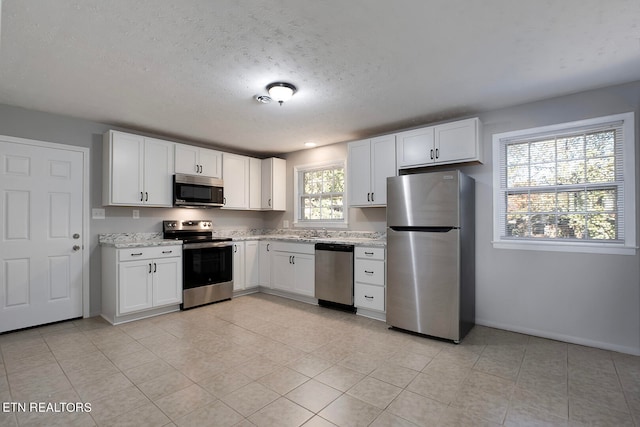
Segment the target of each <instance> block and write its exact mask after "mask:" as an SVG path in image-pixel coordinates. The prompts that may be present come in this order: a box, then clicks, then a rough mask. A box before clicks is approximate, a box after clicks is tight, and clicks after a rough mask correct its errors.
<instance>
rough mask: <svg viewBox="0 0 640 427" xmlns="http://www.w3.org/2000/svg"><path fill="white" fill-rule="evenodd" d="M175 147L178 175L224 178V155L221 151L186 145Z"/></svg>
mask: <svg viewBox="0 0 640 427" xmlns="http://www.w3.org/2000/svg"><path fill="white" fill-rule="evenodd" d="M175 146H176V153H175V158H176V163H175V170H176V173H184V174H187V175H202V176H210V177H212V178H220V177H222V153H221V152H220V151H216V150H210V149H208V148H200V147H194V146H192V145H186V144H175Z"/></svg>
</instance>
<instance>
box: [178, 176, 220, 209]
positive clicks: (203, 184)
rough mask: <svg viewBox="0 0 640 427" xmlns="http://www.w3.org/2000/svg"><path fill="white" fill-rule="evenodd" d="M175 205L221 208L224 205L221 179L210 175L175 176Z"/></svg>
mask: <svg viewBox="0 0 640 427" xmlns="http://www.w3.org/2000/svg"><path fill="white" fill-rule="evenodd" d="M173 205H174V206H178V207H183V208H219V207H221V206H223V205H224V188H223V182H222V180H221V179H217V178H211V177H208V176H199V175H185V174H181V173H177V174H175V175H174V176H173Z"/></svg>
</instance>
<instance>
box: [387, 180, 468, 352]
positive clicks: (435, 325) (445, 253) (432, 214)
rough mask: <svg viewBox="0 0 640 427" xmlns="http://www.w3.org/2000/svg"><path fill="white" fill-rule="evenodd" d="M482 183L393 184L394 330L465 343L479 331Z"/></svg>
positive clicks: (390, 296) (390, 292)
mask: <svg viewBox="0 0 640 427" xmlns="http://www.w3.org/2000/svg"><path fill="white" fill-rule="evenodd" d="M474 224H475V181H474V180H473V179H472V178H470V177H468V176H466V175H465V174H463V173H462V172H460V171H444V172H441V171H439V172H430V173H422V174H414V175H402V176H397V177H391V178H388V179H387V324H389V325H390V326H392V327H394V328H399V329H403V330H407V331H412V332H417V333H420V334H424V335H429V336H433V337H439V338H444V339H448V340H452V341H454V342H459V341H460V340H461V339H462V338H463V337H464V336H465V335H466V334H467V332H469V330H471V328H472V327H473V325H474V324H475V225H474Z"/></svg>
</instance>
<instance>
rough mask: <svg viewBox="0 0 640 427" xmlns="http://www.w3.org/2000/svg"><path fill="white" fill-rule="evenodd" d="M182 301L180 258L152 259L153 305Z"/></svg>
mask: <svg viewBox="0 0 640 427" xmlns="http://www.w3.org/2000/svg"><path fill="white" fill-rule="evenodd" d="M181 302H182V261H181V258H160V259H154V260H153V306H154V307H159V306H163V305H168V304H180V303H181Z"/></svg>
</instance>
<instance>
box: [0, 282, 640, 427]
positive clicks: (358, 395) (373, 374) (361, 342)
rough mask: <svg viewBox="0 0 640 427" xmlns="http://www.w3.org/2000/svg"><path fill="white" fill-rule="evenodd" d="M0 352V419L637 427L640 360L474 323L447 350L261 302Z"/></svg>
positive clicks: (81, 330) (18, 343)
mask: <svg viewBox="0 0 640 427" xmlns="http://www.w3.org/2000/svg"><path fill="white" fill-rule="evenodd" d="M0 353H1V358H0V400H1V401H2V402H5V404H4V405H3V408H2V409H3V410H2V412H0V425H2V426H14V425H21V426H23V425H24V426H32V425H33V426H35V425H46V426H52V425H59V426H85V425H87V426H91V425H101V426H165V425H169V426H173V425H176V426H216V427H217V426H220V427H224V426H253V425H256V426H300V425H305V426H307V427H318V426H332V425H338V426H367V425H371V426H376V427H383V426H416V425H418V426H432V425H433V426H496V425H506V426H523V425H527V426H528V425H536V426H537V425H554V426H555V425H558V426H562V425H567V426H579V425H602V426H624V425H629V426H632V425H634V422H635V425H640V358H639V357H634V356H629V355H624V354H619V353H613V352H609V351H603V350H598V349H594V348H589V347H581V346H577V345H571V344H566V343H562V342H557V341H551V340H545V339H541V338H535V337H531V336H528V335H521V334H516V333H511V332H506V331H502V330H497V329H490V328H485V327H478V326H477V327H475V328H474V329H473V330H472V332H471V333H470V334H469V335H468V336H467V337H466V338H465V339H464V340H463V342H462V343H461V344H460V345H454V344H450V343H445V342H441V341H436V340H432V339H426V338H422V337H416V336H412V335H409V334H405V333H401V332H397V331H392V330H389V329H388V328H387V326H386V325H385V324H384V323H383V322H379V321H375V320H370V319H366V318H363V317H360V316H355V315H352V314H347V313H342V312H337V311H333V310H329V309H325V308H320V307H315V306H312V305H308V304H303V303H298V302H295V301H290V300H287V299H282V298H278V297H274V296H270V295H265V294H254V295H249V296H243V297H239V298H236V299H234V300H232V301H227V302H223V303H219V304H214V305H210V306H206V307H201V308H198V309H194V310H189V311H185V312H178V313H172V314H169V315H164V316H160V317H155V318H151V319H145V320H141V321H137V322H133V323H128V324H125V325H121V326H116V327H114V326H111V325H109V324H107V323H106V322H104V321H103V320H101V319H100V318H92V319H84V320H77V321H70V322H64V323H59V324H55V325H50V326H44V327H40V328H35V329H31V330H26V331H22V332H16V333H9V334H4V335H0ZM11 402H27V403H29V402H53V403H59V402H85V403H90V404H91V412H90V413H86V412H85V413H69V412H66V411H65V412H57V413H51V412H48V413H40V412H19V411H11V410H10V409H11V408H7V407H6V404H7V403H9V404H10V403H11ZM7 409H9V410H7Z"/></svg>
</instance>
